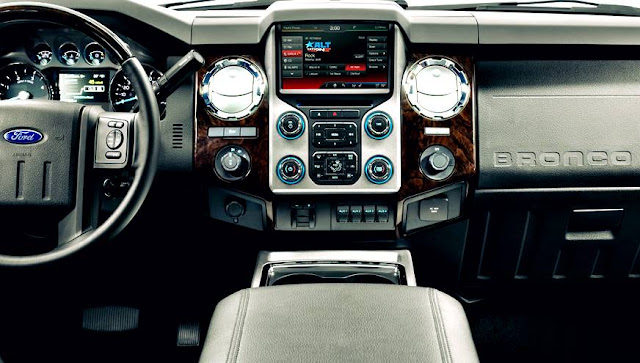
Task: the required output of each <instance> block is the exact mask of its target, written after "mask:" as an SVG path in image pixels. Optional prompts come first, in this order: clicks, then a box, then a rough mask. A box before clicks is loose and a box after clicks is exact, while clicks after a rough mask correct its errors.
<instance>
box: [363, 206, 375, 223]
mask: <svg viewBox="0 0 640 363" xmlns="http://www.w3.org/2000/svg"><path fill="white" fill-rule="evenodd" d="M362 211H363V215H364V221H365V222H366V223H373V222H375V221H376V206H375V205H365V206H364V207H363V208H362Z"/></svg>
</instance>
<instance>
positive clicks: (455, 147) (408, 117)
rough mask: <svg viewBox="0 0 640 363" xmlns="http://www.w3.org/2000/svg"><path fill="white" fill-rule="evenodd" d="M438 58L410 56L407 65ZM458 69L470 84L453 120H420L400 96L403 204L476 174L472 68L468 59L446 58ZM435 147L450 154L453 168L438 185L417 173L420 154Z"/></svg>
mask: <svg viewBox="0 0 640 363" xmlns="http://www.w3.org/2000/svg"><path fill="white" fill-rule="evenodd" d="M429 56H433V57H440V55H436V54H428V53H413V54H411V56H410V57H409V60H408V64H409V65H411V64H413V63H414V62H416V61H418V60H420V59H422V58H425V57H429ZM445 58H448V59H450V60H452V61H454V62H455V63H457V64H458V65H459V66H461V67H462V69H463V70H464V72H465V73H466V74H467V78H468V79H469V82H470V89H471V94H470V96H469V102H468V103H467V105H466V106H465V108H464V109H463V110H462V112H461V113H460V114H458V115H457V116H455V117H453V118H451V119H449V120H445V121H432V120H429V119H427V118H424V117H422V116H420V114H418V113H417V112H416V111H415V110H414V109H413V108H412V107H411V104H410V103H409V101H408V100H407V97H406V96H405V95H404V94H403V95H402V186H401V187H400V191H399V192H398V199H399V200H403V199H405V198H407V197H410V196H412V195H416V194H420V193H423V192H426V191H428V190H431V189H435V188H438V187H441V186H444V185H448V184H452V183H456V182H459V181H469V180H472V179H473V178H474V177H475V174H476V150H475V142H474V135H475V130H474V127H475V126H474V104H475V90H474V88H475V78H474V64H473V59H472V58H471V57H470V56H447V57H445ZM425 127H448V128H449V129H450V136H430V135H425V134H424V128H425ZM434 144H439V145H443V146H446V147H447V148H449V150H451V152H453V154H454V155H455V159H456V166H455V169H454V172H453V174H452V175H451V176H450V177H449V178H447V179H445V180H442V181H434V180H431V179H429V178H427V177H426V176H424V175H423V174H422V172H421V171H420V154H421V153H422V151H423V150H425V149H426V148H427V147H429V146H431V145H434Z"/></svg>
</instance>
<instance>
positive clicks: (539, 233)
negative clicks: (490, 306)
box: [463, 188, 640, 283]
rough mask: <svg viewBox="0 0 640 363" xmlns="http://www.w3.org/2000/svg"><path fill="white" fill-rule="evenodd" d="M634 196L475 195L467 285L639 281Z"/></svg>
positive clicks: (612, 192) (614, 192)
mask: <svg viewBox="0 0 640 363" xmlns="http://www.w3.org/2000/svg"><path fill="white" fill-rule="evenodd" d="M639 201H640V191H638V190H637V189H636V190H629V189H627V190H623V189H617V188H616V189H614V188H611V189H604V188H602V189H599V190H595V189H590V190H583V191H580V190H571V191H568V190H561V189H556V190H548V189H538V190H527V191H522V190H520V191H515V190H514V191H501V192H499V193H498V192H491V191H478V192H476V195H475V205H474V216H473V218H472V222H471V225H470V231H469V236H471V238H470V240H469V241H468V243H467V248H466V251H465V258H464V269H463V271H464V273H463V276H464V277H463V279H464V280H465V281H467V282H471V281H473V282H480V283H481V282H493V283H495V282H498V281H503V282H505V281H513V280H520V281H526V280H528V281H565V282H570V281H571V282H578V281H582V282H584V281H596V280H610V281H618V282H619V281H623V280H636V279H638V278H640V274H639V273H638V271H640V254H639V253H640V238H638V236H639V235H640V225H638V222H637V221H638V220H639V219H640V207H639V206H640V203H639Z"/></svg>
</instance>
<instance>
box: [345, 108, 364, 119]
mask: <svg viewBox="0 0 640 363" xmlns="http://www.w3.org/2000/svg"><path fill="white" fill-rule="evenodd" d="M359 117H360V111H358V110H342V118H359Z"/></svg>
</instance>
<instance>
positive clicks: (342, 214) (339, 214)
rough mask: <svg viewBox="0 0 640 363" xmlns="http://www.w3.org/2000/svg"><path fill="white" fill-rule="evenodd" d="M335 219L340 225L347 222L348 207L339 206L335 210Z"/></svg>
mask: <svg viewBox="0 0 640 363" xmlns="http://www.w3.org/2000/svg"><path fill="white" fill-rule="evenodd" d="M336 219H337V220H338V222H340V223H346V222H348V221H349V206H348V205H339V206H338V207H337V208H336Z"/></svg>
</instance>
